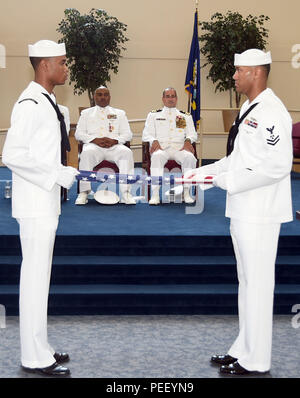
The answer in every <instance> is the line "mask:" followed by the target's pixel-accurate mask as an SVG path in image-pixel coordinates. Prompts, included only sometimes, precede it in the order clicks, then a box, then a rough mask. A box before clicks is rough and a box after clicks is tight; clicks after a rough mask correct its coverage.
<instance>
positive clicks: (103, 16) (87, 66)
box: [57, 8, 128, 106]
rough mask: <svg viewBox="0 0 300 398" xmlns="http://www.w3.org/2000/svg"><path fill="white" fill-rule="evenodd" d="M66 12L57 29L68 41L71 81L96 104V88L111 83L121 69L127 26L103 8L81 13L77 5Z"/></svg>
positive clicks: (76, 92) (68, 63)
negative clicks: (111, 74)
mask: <svg viewBox="0 0 300 398" xmlns="http://www.w3.org/2000/svg"><path fill="white" fill-rule="evenodd" d="M64 14H65V18H64V19H63V20H62V21H61V22H60V23H59V25H58V29H57V31H58V32H59V33H61V35H62V38H61V39H60V40H59V42H60V43H61V42H64V43H65V44H66V50H67V65H68V67H69V71H70V84H71V83H74V94H77V95H81V94H82V93H84V92H85V91H87V92H88V96H89V100H90V104H91V106H93V105H94V98H93V93H94V91H95V90H96V88H97V87H99V86H100V85H106V83H107V82H110V80H111V78H110V73H111V71H112V72H114V73H117V72H118V65H119V59H120V57H121V52H122V50H125V49H126V48H125V47H124V43H125V42H126V41H128V39H127V38H126V36H125V34H124V32H126V30H127V25H125V24H124V23H121V22H119V21H118V19H117V18H115V17H112V16H110V15H108V14H107V12H106V11H104V10H101V9H95V8H93V9H91V11H90V12H89V14H84V15H80V13H79V11H78V10H76V9H75V8H68V9H66V10H65V11H64Z"/></svg>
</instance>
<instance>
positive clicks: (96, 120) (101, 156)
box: [75, 86, 136, 205]
mask: <svg viewBox="0 0 300 398" xmlns="http://www.w3.org/2000/svg"><path fill="white" fill-rule="evenodd" d="M94 99H95V104H96V105H95V106H94V107H92V108H88V109H85V110H83V111H82V112H81V116H80V118H79V121H78V124H77V128H76V132H75V138H76V139H77V140H78V141H82V142H83V144H84V145H83V149H82V152H81V154H80V162H79V169H80V170H93V168H94V167H95V166H96V165H97V164H99V163H100V162H102V161H103V160H108V161H111V162H114V163H116V164H117V166H118V168H119V172H120V174H134V161H133V154H132V151H131V150H130V149H129V148H128V147H127V146H126V145H124V144H125V142H126V141H130V140H131V138H132V132H131V130H130V127H129V123H128V120H127V117H126V114H125V112H124V111H123V110H121V109H116V108H112V107H111V106H109V103H110V92H109V90H108V89H107V88H106V87H104V86H101V87H99V88H97V89H96V90H95V93H94ZM79 187H80V188H79V189H80V193H79V195H78V197H77V199H76V202H75V204H76V205H85V204H86V203H87V202H88V194H89V193H90V191H91V183H90V182H88V181H80V184H79ZM130 189H131V187H130V185H127V184H120V192H121V194H122V199H121V203H125V204H130V205H131V204H135V203H136V202H135V200H134V198H133V197H132V195H131V193H130Z"/></svg>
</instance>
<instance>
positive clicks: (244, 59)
mask: <svg viewBox="0 0 300 398" xmlns="http://www.w3.org/2000/svg"><path fill="white" fill-rule="evenodd" d="M271 63H272V58H271V52H270V51H268V52H267V53H265V52H264V51H262V50H258V49H256V48H251V49H250V50H246V51H244V52H243V53H241V54H235V55H234V66H259V65H267V64H271Z"/></svg>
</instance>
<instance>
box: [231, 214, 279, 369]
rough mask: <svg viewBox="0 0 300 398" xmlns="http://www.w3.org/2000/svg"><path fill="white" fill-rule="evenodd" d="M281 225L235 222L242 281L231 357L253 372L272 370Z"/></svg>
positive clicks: (236, 246)
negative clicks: (235, 335)
mask: <svg viewBox="0 0 300 398" xmlns="http://www.w3.org/2000/svg"><path fill="white" fill-rule="evenodd" d="M280 225H281V224H275V223H274V224H257V223H246V222H242V221H239V220H236V219H231V223H230V232H231V237H232V242H233V247H234V252H235V257H236V261H237V274H238V280H239V292H238V309H239V335H238V337H237V339H236V340H235V342H234V344H233V345H232V347H231V348H230V350H229V351H228V354H229V355H231V356H232V357H234V358H237V359H238V362H239V364H240V365H241V366H242V367H244V368H245V369H247V370H249V371H260V372H266V371H268V370H270V367H271V351H272V324H273V299H274V285H275V262H276V254H277V246H278V238H279V233H280Z"/></svg>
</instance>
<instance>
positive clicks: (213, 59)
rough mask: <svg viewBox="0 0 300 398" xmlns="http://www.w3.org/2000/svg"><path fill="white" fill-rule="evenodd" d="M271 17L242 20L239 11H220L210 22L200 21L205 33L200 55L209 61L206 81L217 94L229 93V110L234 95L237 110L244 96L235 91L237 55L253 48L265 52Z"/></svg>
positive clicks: (201, 40) (250, 17) (251, 17)
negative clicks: (218, 92) (210, 82)
mask: <svg viewBox="0 0 300 398" xmlns="http://www.w3.org/2000/svg"><path fill="white" fill-rule="evenodd" d="M269 19H270V18H269V17H268V16H265V15H260V16H258V17H256V16H252V15H248V16H247V17H246V18H243V17H242V15H241V14H239V13H238V12H232V11H228V12H227V13H226V14H221V13H219V12H217V13H215V14H213V15H212V17H211V20H210V21H209V22H200V23H199V25H200V26H201V28H202V30H204V31H205V33H203V34H202V35H201V36H200V37H199V41H200V42H201V43H203V45H202V46H201V45H200V52H201V53H202V54H203V55H204V56H205V57H206V60H207V62H206V63H205V64H204V65H203V66H202V67H205V66H207V65H210V70H209V73H208V76H207V78H208V79H211V80H212V82H213V83H214V84H216V87H215V92H217V91H220V92H221V91H229V94H230V107H231V108H232V103H233V95H234V96H235V104H236V107H237V108H239V106H240V100H241V96H240V95H239V94H238V93H237V92H236V91H235V85H234V80H233V78H232V76H233V75H234V72H235V68H234V66H233V61H234V54H235V53H242V52H243V51H246V50H248V49H250V48H258V49H261V50H264V49H265V48H266V44H267V41H266V39H267V38H268V29H266V28H265V27H264V23H265V22H266V21H268V20H269Z"/></svg>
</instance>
